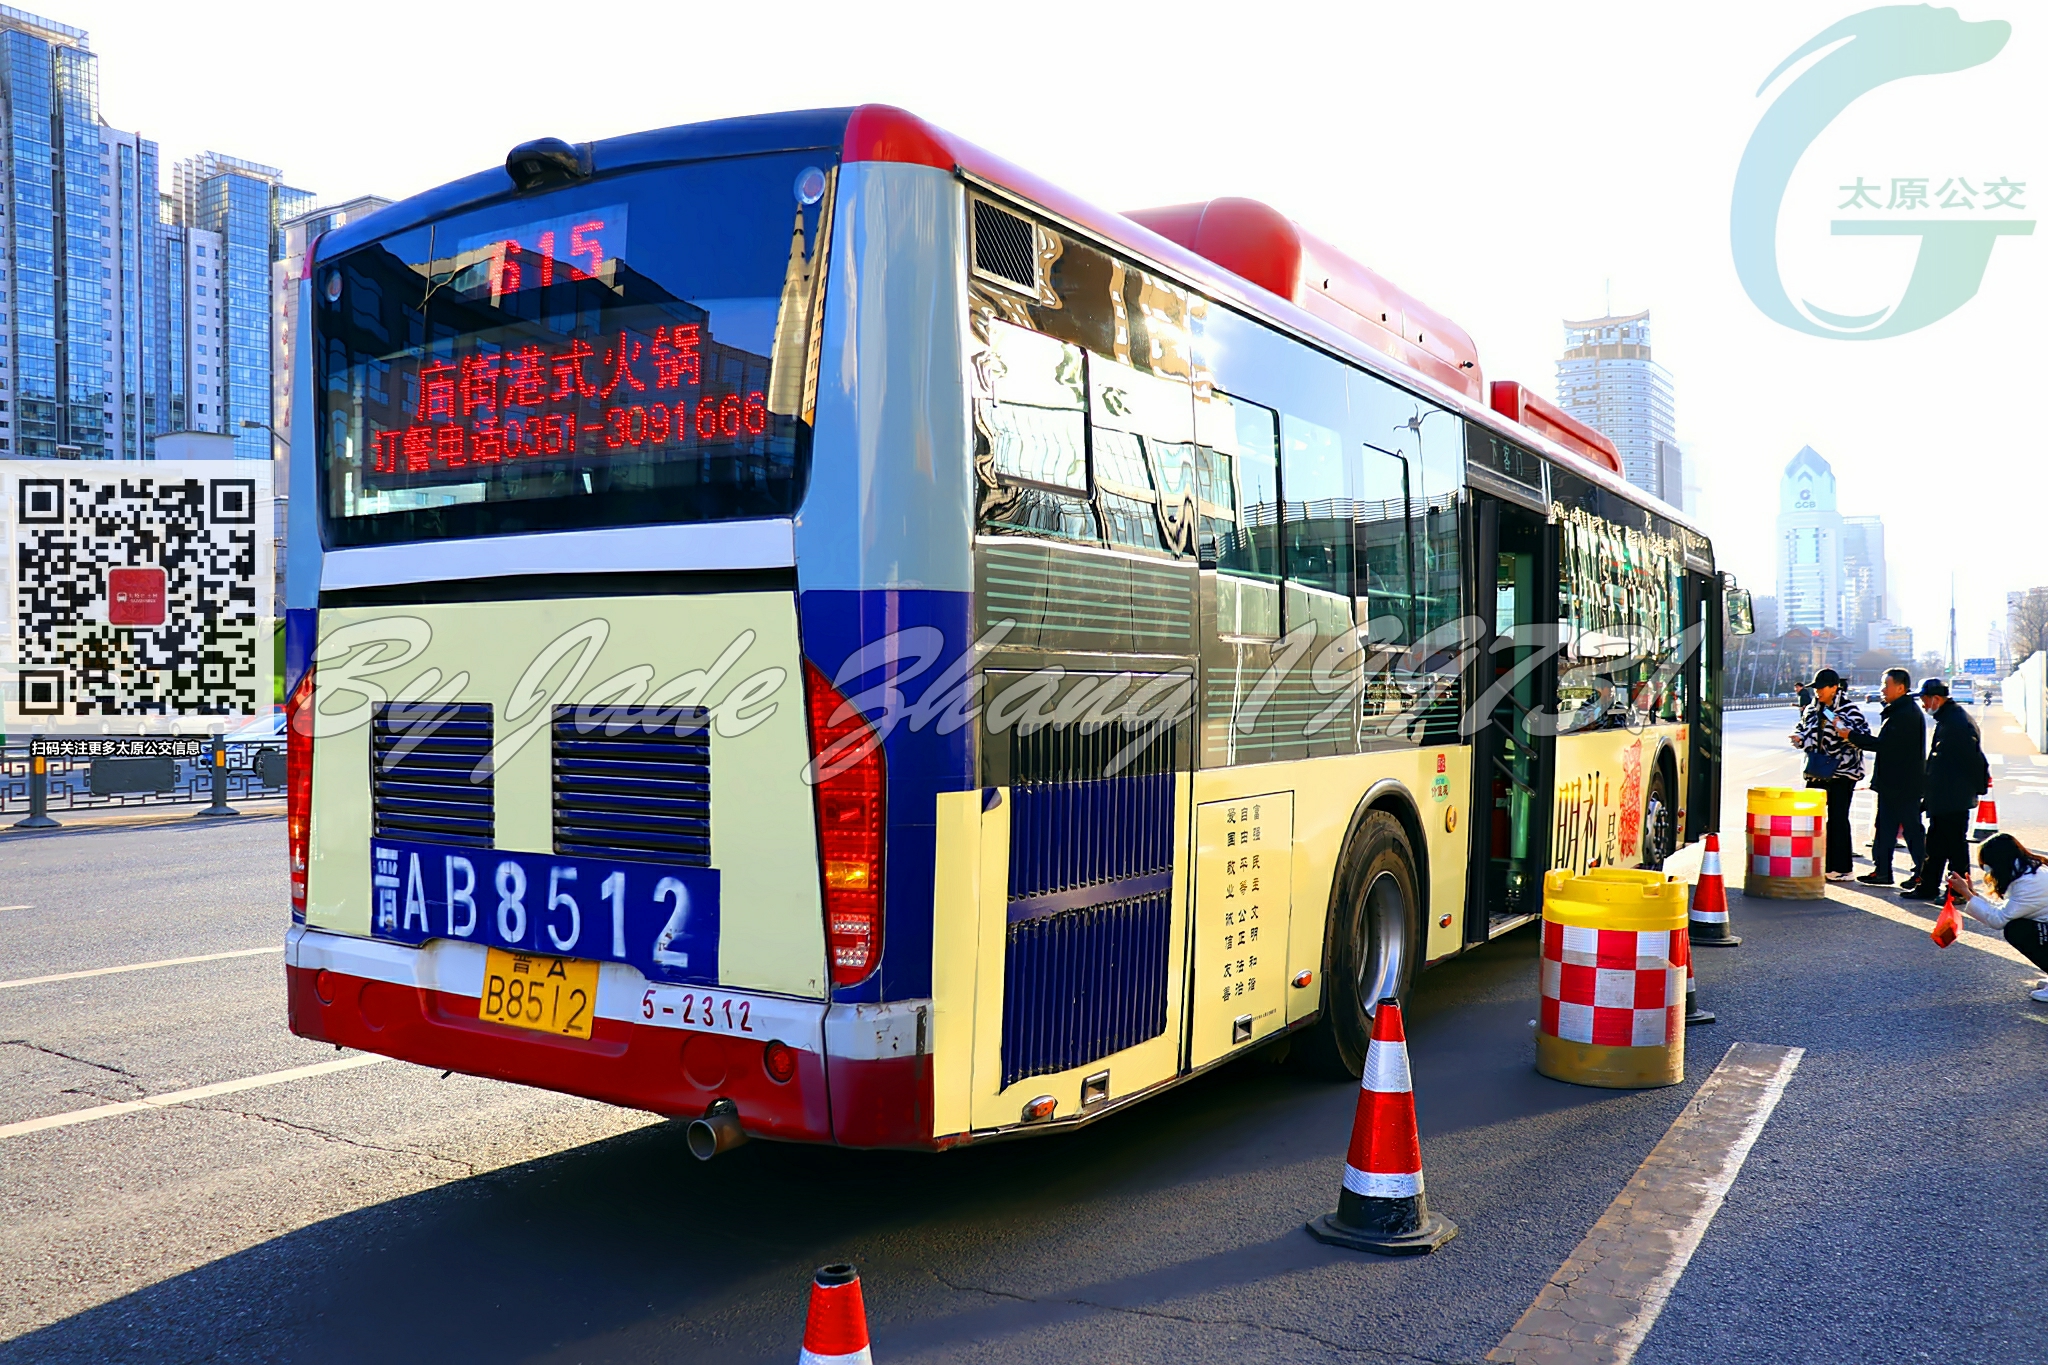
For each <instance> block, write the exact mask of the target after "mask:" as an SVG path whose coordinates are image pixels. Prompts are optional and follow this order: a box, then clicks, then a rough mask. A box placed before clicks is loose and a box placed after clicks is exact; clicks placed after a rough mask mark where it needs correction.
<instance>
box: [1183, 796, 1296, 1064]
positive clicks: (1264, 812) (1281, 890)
mask: <svg viewBox="0 0 2048 1365" xmlns="http://www.w3.org/2000/svg"><path fill="white" fill-rule="evenodd" d="M1293 847H1294V793H1293V792H1263V793H1260V794H1259V795H1256V796H1248V797H1241V798H1239V799H1237V800H1234V801H1211V802H1208V803H1206V804H1203V805H1199V806H1196V807H1195V974H1194V978H1193V980H1192V981H1190V982H1189V990H1190V993H1191V994H1192V996H1193V998H1194V1007H1193V1015H1194V1023H1193V1027H1192V1029H1191V1030H1190V1035H1189V1036H1190V1041H1189V1061H1190V1063H1191V1064H1192V1065H1194V1066H1203V1065H1206V1064H1207V1063H1209V1062H1212V1061H1214V1060H1216V1059H1217V1058H1218V1057H1221V1056H1222V1055H1223V1054H1225V1053H1226V1052H1229V1051H1231V1050H1232V1049H1234V1048H1238V1047H1243V1046H1246V1045H1247V1044H1250V1043H1255V1042H1257V1041H1258V1040H1259V1039H1261V1038H1264V1037H1266V1036H1267V1035H1269V1034H1271V1033H1274V1032H1277V1031H1278V1030H1279V1029H1280V1028H1282V1027H1283V1026H1285V1024H1286V1023H1287V993H1288V985H1287V979H1288V975H1289V973H1288V961H1287V956H1288V948H1287V941H1288V933H1287V920H1288V915H1289V913H1290V910H1291V895H1292V891H1291V888H1292V886H1293V863H1294V858H1293Z"/></svg>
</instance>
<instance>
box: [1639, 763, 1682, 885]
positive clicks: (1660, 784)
mask: <svg viewBox="0 0 2048 1365" xmlns="http://www.w3.org/2000/svg"><path fill="white" fill-rule="evenodd" d="M1677 840H1678V812H1677V810H1676V809H1675V808H1674V807H1673V806H1672V804H1671V781H1670V779H1669V778H1668V777H1667V776H1666V774H1665V768H1664V765H1663V764H1662V763H1659V764H1658V765H1657V766H1656V768H1655V769H1654V770H1653V771H1652V773H1651V776H1650V791H1649V794H1648V795H1647V796H1645V797H1644V798H1643V866H1644V867H1647V868H1653V869H1661V868H1662V867H1663V866H1664V860H1665V859H1666V858H1668V857H1670V856H1671V855H1672V853H1673V852H1675V851H1676V850H1677V847H1678V844H1677Z"/></svg>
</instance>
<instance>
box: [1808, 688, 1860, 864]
mask: <svg viewBox="0 0 2048 1365" xmlns="http://www.w3.org/2000/svg"><path fill="white" fill-rule="evenodd" d="M1811 685H1812V687H1813V703H1812V704H1811V705H1810V706H1808V707H1807V708H1806V709H1805V710H1804V711H1802V712H1801V713H1800V715H1799V724H1798V726H1797V727H1796V728H1795V729H1794V730H1793V731H1792V745H1793V747H1794V748H1798V749H1804V750H1805V751H1806V785H1807V786H1809V787H1819V788H1821V789H1822V790H1824V791H1826V792H1827V794H1828V856H1827V878H1828V880H1829V881H1831V882H1839V881H1842V880H1844V879H1846V878H1847V877H1848V875H1849V874H1850V873H1851V872H1853V871H1855V870H1856V836H1855V835H1853V834H1851V833H1850V832H1849V802H1850V800H1851V798H1853V797H1854V796H1855V795H1856V784H1857V783H1858V782H1860V781H1862V780H1863V749H1862V739H1861V737H1867V736H1868V735H1869V734H1870V722H1868V721H1866V720H1865V719H1863V710H1862V708H1861V707H1856V706H1843V705H1841V704H1840V703H1841V699H1842V675H1841V674H1839V673H1837V672H1835V670H1834V669H1832V668H1823V669H1822V670H1821V671H1820V672H1818V673H1816V674H1814V675H1813V682H1812V684H1811Z"/></svg>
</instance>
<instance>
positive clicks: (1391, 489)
mask: <svg viewBox="0 0 2048 1365" xmlns="http://www.w3.org/2000/svg"><path fill="white" fill-rule="evenodd" d="M1363 474H1364V477H1363V478H1362V479H1361V480H1360V483H1359V489H1358V508H1357V522H1356V524H1355V535H1356V544H1357V555H1358V590H1359V591H1358V619H1359V622H1360V624H1364V625H1370V626H1371V627H1372V630H1371V634H1370V636H1369V639H1370V642H1371V644H1372V645H1374V646H1380V645H1391V644H1406V643H1407V642H1408V640H1409V639H1410V638H1411V637H1410V634H1409V624H1410V621H1411V619H1412V617H1411V612H1412V610H1413V597H1414V591H1415V583H1414V579H1413V577H1412V572H1413V566H1414V531H1413V528H1412V526H1411V524H1410V520H1409V508H1410V501H1409V499H1410V497H1411V495H1412V491H1411V490H1412V483H1411V480H1410V476H1409V469H1408V459H1407V457H1406V456H1404V455H1397V454H1395V453H1394V452H1393V451H1391V450H1378V449H1375V448H1374V447H1372V446H1367V447H1366V448H1365V458H1364V462H1363Z"/></svg>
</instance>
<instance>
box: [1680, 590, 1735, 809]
mask: <svg viewBox="0 0 2048 1365" xmlns="http://www.w3.org/2000/svg"><path fill="white" fill-rule="evenodd" d="M1725 610H1726V606H1725V600H1724V598H1723V594H1722V582H1721V576H1720V575H1719V574H1707V573H1699V572H1696V571H1694V570H1691V569H1688V570H1686V574H1685V619H1686V620H1687V621H1688V622H1693V623H1697V624H1698V625H1699V627H1700V632H1699V641H1700V647H1699V648H1698V649H1697V650H1695V651H1694V652H1693V656H1692V657H1691V658H1690V659H1688V660H1687V661H1686V665H1685V726H1686V735H1687V737H1688V741H1689V743H1690V745H1691V748H1692V752H1691V753H1690V754H1688V755H1687V763H1686V773H1687V774H1688V777H1689V779H1690V780H1689V781H1688V782H1687V784H1686V786H1687V788H1688V790H1687V791H1686V794H1685V829H1684V830H1683V832H1682V833H1681V834H1680V835H1679V839H1680V842H1682V843H1691V842H1692V841H1693V840H1695V839H1699V838H1703V837H1705V836H1706V835H1708V834H1712V833H1719V832H1720V829H1721V650H1722V642H1723V630H1724V628H1725V626H1726V618H1725V616H1724V615H1723V613H1724V612H1725Z"/></svg>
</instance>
